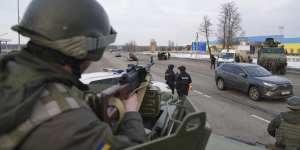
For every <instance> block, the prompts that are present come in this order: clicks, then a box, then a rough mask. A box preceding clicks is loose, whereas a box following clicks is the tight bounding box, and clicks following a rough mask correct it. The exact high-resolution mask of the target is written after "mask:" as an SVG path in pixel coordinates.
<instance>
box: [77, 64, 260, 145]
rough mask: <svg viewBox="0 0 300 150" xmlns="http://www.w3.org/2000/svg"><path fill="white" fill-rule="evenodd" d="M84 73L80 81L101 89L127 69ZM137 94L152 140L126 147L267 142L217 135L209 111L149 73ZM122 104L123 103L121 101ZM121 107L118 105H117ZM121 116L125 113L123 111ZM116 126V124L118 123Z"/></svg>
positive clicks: (98, 89)
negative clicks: (208, 115)
mask: <svg viewBox="0 0 300 150" xmlns="http://www.w3.org/2000/svg"><path fill="white" fill-rule="evenodd" d="M113 70H115V69H112V70H111V72H98V73H89V74H83V75H82V78H81V81H82V82H84V83H86V84H88V85H89V86H90V88H91V89H92V90H93V91H95V92H99V91H102V90H103V89H105V88H107V87H110V86H112V85H115V84H117V83H118V80H119V78H120V77H121V75H122V74H123V73H124V72H126V69H125V70H124V72H120V70H119V69H118V71H117V72H116V71H113ZM138 89H139V90H144V92H142V93H140V94H138V99H139V101H140V110H139V111H140V113H141V114H142V117H143V120H144V126H145V131H146V134H147V136H148V139H149V141H148V142H146V143H143V144H140V145H136V146H133V147H129V148H127V149H126V150H156V149H157V150H164V149H172V150H182V149H186V150H219V149H220V150H241V149H242V150H263V149H266V148H265V146H264V145H260V144H257V143H251V144H250V143H248V144H246V142H242V141H239V140H236V139H234V138H228V137H224V136H219V135H215V134H213V133H212V129H210V127H209V124H208V123H207V121H206V120H207V118H206V113H205V112H201V110H198V109H197V107H196V106H195V105H194V104H193V101H191V100H190V99H189V98H188V97H181V98H178V97H176V96H173V95H172V94H171V90H170V89H169V88H168V86H167V85H166V84H165V83H162V82H158V81H153V80H152V79H151V75H150V73H149V74H148V76H146V78H145V82H144V83H143V84H141V87H139V88H138ZM119 104H120V103H119ZM117 108H118V107H117ZM120 116H122V115H120ZM113 128H117V127H116V126H115V127H113Z"/></svg>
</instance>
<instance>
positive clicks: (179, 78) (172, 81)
mask: <svg viewBox="0 0 300 150" xmlns="http://www.w3.org/2000/svg"><path fill="white" fill-rule="evenodd" d="M178 70H179V73H175V72H174V65H173V64H170V65H169V66H168V69H167V70H166V72H165V80H166V83H167V84H168V86H169V87H170V89H171V90H172V94H174V93H175V88H176V91H177V94H178V96H179V97H182V96H187V95H188V93H189V90H190V89H191V83H192V78H191V76H190V75H189V74H188V73H187V72H186V68H185V66H179V67H178Z"/></svg>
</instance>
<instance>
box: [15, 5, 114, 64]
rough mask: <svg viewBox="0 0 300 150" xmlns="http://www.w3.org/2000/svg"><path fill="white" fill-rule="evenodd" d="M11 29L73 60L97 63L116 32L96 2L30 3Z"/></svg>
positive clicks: (112, 40)
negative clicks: (19, 20) (18, 21)
mask: <svg viewBox="0 0 300 150" xmlns="http://www.w3.org/2000/svg"><path fill="white" fill-rule="evenodd" d="M12 29H13V30H15V31H17V32H19V33H20V34H22V35H24V36H26V37H29V38H30V41H32V42H34V43H39V44H40V45H42V46H45V47H49V48H52V49H55V50H57V51H59V52H61V53H63V54H64V55H66V56H70V57H73V58H76V59H81V60H82V59H87V60H93V61H96V60H99V59H100V58H101V57H102V55H103V52H104V50H105V48H106V47H107V46H108V45H109V44H110V43H113V42H114V41H115V38H116V32H115V31H114V30H113V28H112V27H111V25H110V22H109V18H108V16H107V14H106V12H105V10H104V9H103V7H102V6H101V5H100V4H99V3H98V2H97V1H96V0H33V1H32V2H31V3H30V4H29V6H28V8H27V11H26V12H25V14H24V17H23V19H22V21H21V23H20V24H18V25H16V26H14V27H12Z"/></svg>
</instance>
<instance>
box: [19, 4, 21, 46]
mask: <svg viewBox="0 0 300 150" xmlns="http://www.w3.org/2000/svg"><path fill="white" fill-rule="evenodd" d="M18 24H20V0H18ZM18 48H19V50H20V49H21V45H20V33H19V32H18Z"/></svg>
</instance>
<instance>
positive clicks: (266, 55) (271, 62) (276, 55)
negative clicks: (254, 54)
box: [257, 38, 287, 74]
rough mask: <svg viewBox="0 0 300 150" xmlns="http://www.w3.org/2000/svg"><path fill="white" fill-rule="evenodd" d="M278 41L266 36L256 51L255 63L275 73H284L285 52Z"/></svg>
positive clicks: (285, 63)
mask: <svg viewBox="0 0 300 150" xmlns="http://www.w3.org/2000/svg"><path fill="white" fill-rule="evenodd" d="M279 44H280V42H278V41H275V40H274V39H273V38H267V39H266V40H265V42H264V43H263V44H262V46H261V48H260V49H259V51H258V58H257V64H258V65H260V66H262V67H264V68H266V69H267V70H269V71H271V72H272V73H276V74H285V73H286V67H287V57H286V52H285V50H284V48H283V47H280V46H279Z"/></svg>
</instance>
